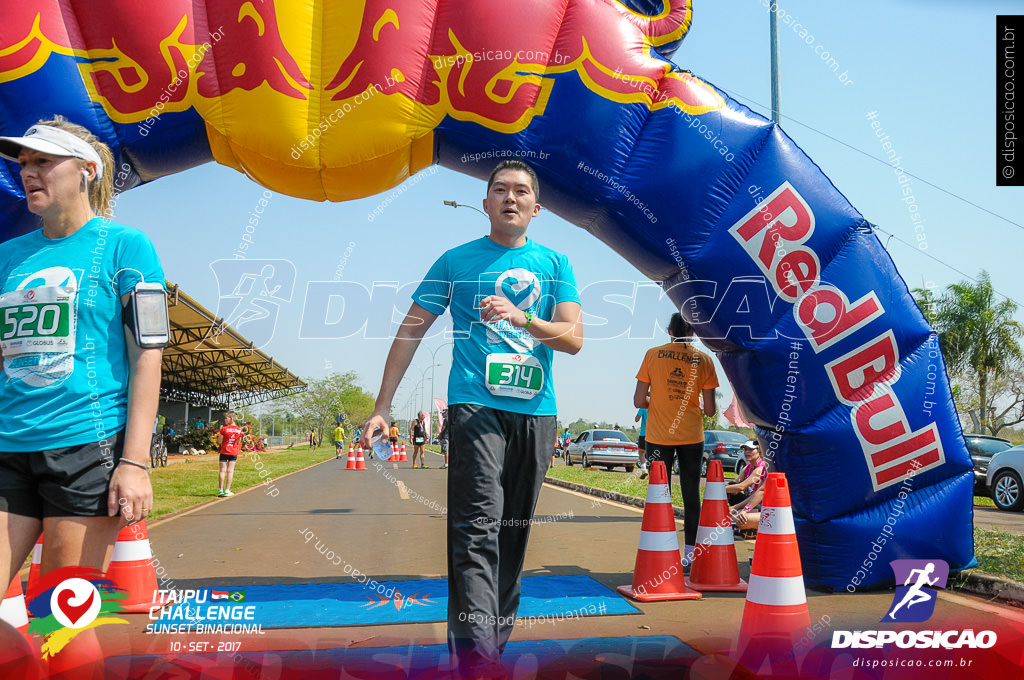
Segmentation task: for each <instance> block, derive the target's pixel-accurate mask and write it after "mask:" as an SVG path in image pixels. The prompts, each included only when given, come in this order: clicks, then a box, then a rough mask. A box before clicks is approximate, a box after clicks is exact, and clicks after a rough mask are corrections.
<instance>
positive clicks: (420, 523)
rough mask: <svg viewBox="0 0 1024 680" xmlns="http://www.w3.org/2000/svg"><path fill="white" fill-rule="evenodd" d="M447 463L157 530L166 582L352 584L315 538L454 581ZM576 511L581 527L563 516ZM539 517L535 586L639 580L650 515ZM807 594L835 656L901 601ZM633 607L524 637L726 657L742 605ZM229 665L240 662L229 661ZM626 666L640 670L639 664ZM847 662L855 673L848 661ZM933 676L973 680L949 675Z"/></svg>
mask: <svg viewBox="0 0 1024 680" xmlns="http://www.w3.org/2000/svg"><path fill="white" fill-rule="evenodd" d="M439 460H440V458H439V456H437V455H436V454H434V455H428V462H430V463H431V466H432V467H431V468H430V469H426V470H422V469H418V470H413V469H410V468H409V464H408V463H403V464H401V467H398V466H396V465H394V464H390V463H387V464H382V465H380V466H379V467H378V464H376V463H375V462H374V461H372V460H371V461H367V462H368V466H369V468H370V469H369V470H368V471H365V472H355V471H346V470H345V469H344V461H340V460H339V461H335V460H333V459H331V460H328V461H326V462H324V463H322V464H320V465H317V466H315V467H313V468H310V469H308V470H305V471H301V472H298V473H295V474H292V475H289V476H287V477H285V478H282V479H279V480H275V482H274V486H275V488H276V489H277V490H278V493H277V494H276V495H275V496H272V495H269V494H268V493H267V491H268V487H257V488H255V489H251V490H248V491H246V492H243V493H240V494H237V495H236V496H234V497H232V498H227V499H220V500H218V501H216V502H214V503H211V504H208V505H205V506H202V507H200V508H198V509H196V510H194V511H191V512H188V513H186V514H183V515H180V516H177V517H174V518H171V519H169V520H165V521H162V522H158V523H157V524H156V525H154V526H153V527H152V528H151V531H150V539H151V543H152V546H153V551H154V554H155V557H156V559H157V560H158V561H159V567H160V573H161V574H162V575H163V576H164V577H165V578H167V579H168V581H165V582H164V583H163V584H162V587H168V588H171V587H173V588H179V589H184V588H198V587H222V588H230V587H241V586H246V585H261V584H301V583H310V582H334V583H341V582H345V581H347V580H350V579H349V577H346V576H345V574H344V573H343V572H342V570H341V569H339V568H338V567H337V566H335V565H334V564H332V563H331V562H330V561H329V560H328V559H326V558H325V557H324V556H323V555H321V554H320V553H319V552H318V551H317V550H316V549H315V547H314V542H313V541H309V542H307V540H306V538H307V537H308V536H309V535H310V533H312V534H313V535H314V536H315V537H316V540H317V541H319V542H320V543H321V544H322V545H325V546H327V547H328V548H329V549H330V550H331V551H333V552H334V553H335V554H336V555H337V556H339V557H340V558H341V560H343V561H344V562H347V563H349V564H351V565H352V566H353V567H354V568H356V569H358V570H359V571H361V572H363V573H366V574H369V575H372V577H373V578H374V579H376V580H378V581H387V580H413V579H422V578H444V577H445V576H446V573H445V571H446V569H445V524H446V523H445V517H444V514H443V506H444V504H445V497H446V482H447V475H446V471H445V470H442V469H440V467H439ZM240 464H242V463H240ZM570 513H571V517H564V515H568V514H570ZM536 514H537V516H550V517H556V516H560V515H563V518H561V519H558V520H557V521H549V522H544V523H538V524H535V525H534V527H533V529H532V534H531V541H530V547H529V551H528V553H527V556H526V563H525V570H524V575H525V576H533V575H560V574H586V575H589V576H591V577H592V578H594V579H596V580H597V581H599V582H600V583H602V584H604V585H606V586H607V587H609V588H610V589H613V590H614V588H615V587H616V586H618V585H623V584H628V583H630V582H631V580H632V571H633V566H634V561H635V558H636V549H637V542H638V539H639V534H640V524H641V519H642V512H641V511H639V510H637V509H634V508H629V507H625V506H619V505H614V504H609V503H607V502H604V501H600V500H597V499H594V498H592V497H589V496H584V495H582V494H577V493H574V492H571V491H566V490H563V489H560V488H556V487H551V486H545V487H544V489H543V491H542V493H541V497H540V502H539V504H538V508H537V513H536ZM677 528H681V523H679V524H678V525H677ZM680 538H681V534H680ZM753 547H754V542H753V541H740V542H738V543H737V555H738V559H739V562H740V573H741V576H742V577H743V578H747V576H748V574H749V567H748V566H747V558H748V557H749V556H750V555H751V554H752V551H753ZM344 562H343V563H344ZM807 596H808V606H809V609H810V619H811V622H812V623H818V624H820V626H819V630H818V631H816V632H812V637H813V641H814V642H815V643H822V644H824V645H825V646H826V647H827V644H828V640H829V639H830V637H831V634H832V631H834V630H838V629H843V630H857V629H870V628H878V627H879V625H880V624H879V621H880V620H881V618H882V616H884V615H885V613H886V612H887V611H888V609H889V608H890V607H891V605H892V599H893V594H892V592H876V593H860V592H858V593H855V594H852V595H851V594H846V593H843V594H824V593H817V592H812V591H808V592H807ZM633 604H634V605H635V606H636V607H637V608H639V609H640V610H641V612H642V613H641V614H639V615H617V616H601V617H591V618H584V619H575V620H565V621H559V622H557V623H550V622H548V623H546V624H543V625H536V626H533V627H519V626H517V627H516V629H515V633H514V634H513V638H512V639H513V642H515V641H516V640H556V639H558V640H575V639H581V638H621V637H625V636H640V637H649V636H672V637H674V638H676V639H677V640H679V641H681V642H682V643H684V644H685V645H686V646H687V648H688V649H690V650H691V651H692V652H693V654H695V655H696V656H697V658H700V657H701V655H705V657H704V658H705V659H710V658H717V657H715V656H714V654H713V653H714V652H715V651H721V650H724V649H728V648H730V647H731V646H733V644H734V642H735V639H736V636H737V632H738V631H739V629H740V623H741V618H742V614H743V608H744V597H743V595H742V594H732V593H722V594H714V593H709V594H706V595H705V597H704V599H702V600H698V601H676V602H662V603H651V604H643V603H633ZM129 618H130V620H131V630H130V632H129V637H130V646H131V648H132V650H133V652H132V653H133V654H136V655H139V654H168V653H169V652H170V651H171V645H172V644H173V643H174V642H175V641H178V642H180V641H182V640H186V641H194V640H197V639H202V638H201V637H199V638H197V637H196V636H194V635H192V636H188V637H185V636H174V635H150V634H144V633H143V628H144V626H145V624H146V623H147V622H148V621H147V619H146V617H145V616H144V615H136V616H132V617H129ZM975 621H977V623H976V624H975V623H974V622H975ZM354 623H355V622H354ZM968 623H971V624H972V625H974V627H975V628H978V627H979V626H984V627H985V628H991V629H995V630H997V631H998V632H999V634H1000V636H1002V637H1001V640H1010V639H1013V640H1015V644H1017V646H1018V648H1024V644H1021V642H1022V641H1024V635H1022V634H1021V631H1024V616H1022V615H1021V614H1020V613H1019V612H1018V611H1016V610H1013V609H1011V608H1009V607H1005V606H1001V605H998V604H991V603H986V602H984V601H982V600H980V599H977V598H972V597H966V596H962V595H957V594H950V593H945V592H943V593H941V594H940V598H939V601H938V603H937V606H936V611H935V614H934V616H933V617H932V618H931V620H930V621H929V622H928V624H927V625H928V626H931V627H939V626H942V625H945V626H947V627H955V628H962V627H964V626H965V625H967V624H968ZM108 628H115V627H114V626H109V627H108ZM265 633H266V634H265V635H262V636H259V637H258V639H257V638H256V637H246V636H244V635H243V636H241V637H240V638H239V641H240V643H241V650H242V651H243V652H245V651H247V650H257V649H278V650H281V649H316V650H328V649H339V648H344V649H348V650H351V649H354V648H375V647H387V646H399V647H401V646H407V647H408V646H410V645H412V646H415V645H443V644H445V640H446V626H445V624H443V623H420V624H402V625H380V626H365V625H358V623H356V625H350V626H343V627H333V628H302V629H276V630H274V629H267V630H266V632H265ZM826 651H830V650H826ZM847 652H849V650H847ZM940 653H941V652H940ZM949 653H950V652H946V654H949ZM957 653H961V652H957ZM637 654H639V652H637ZM211 663H213V662H212V661H211ZM218 663H227V664H230V663H231V661H230V659H222V660H221V661H220V662H218ZM594 663H597V661H594ZM622 663H624V664H626V666H628V663H629V660H628V659H626V660H625V661H622ZM679 663H680V664H682V666H687V665H689V666H692V664H693V663H694V662H693V659H692V658H687V659H682V660H680V661H679ZM846 663H847V665H849V659H847V660H846ZM682 666H681V667H680V670H681V668H682ZM627 672H628V671H627ZM821 672H825V671H821ZM516 673H519V675H516V676H515V677H534V674H535V672H534V671H531V672H526V671H522V672H521V673H520V671H518V670H517V671H516ZM815 673H817V671H816V672H815ZM196 677H198V676H196ZM203 677H206V676H203ZM210 677H213V676H210ZM218 677H219V676H218ZM339 677H342V676H339ZM345 677H347V676H345ZM608 677H613V676H608ZM614 677H619V676H614ZM621 677H629V676H628V675H622V676H621ZM723 677H724V676H723ZM808 677H817V676H816V675H814V674H812V675H810V676H808ZM822 677H824V676H822ZM851 677H852V676H851ZM868 677H873V676H868ZM887 677H892V676H887ZM896 677H904V676H898V675H897V676H896ZM906 677H911V676H906ZM929 677H930V678H932V679H933V680H937V679H938V678H941V677H966V676H957V675H946V674H942V673H939V674H937V675H930V676H929Z"/></svg>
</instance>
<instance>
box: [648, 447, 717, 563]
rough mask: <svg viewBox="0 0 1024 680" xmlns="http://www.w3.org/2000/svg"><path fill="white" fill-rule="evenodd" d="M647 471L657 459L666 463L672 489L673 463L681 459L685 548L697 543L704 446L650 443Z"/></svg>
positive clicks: (680, 475) (680, 474)
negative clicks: (701, 463)
mask: <svg viewBox="0 0 1024 680" xmlns="http://www.w3.org/2000/svg"><path fill="white" fill-rule="evenodd" d="M646 455H647V469H648V470H650V466H651V463H653V462H654V461H656V460H660V461H664V462H665V472H666V473H667V474H668V482H669V486H671V485H672V460H673V458H678V459H679V486H680V487H681V488H682V491H683V536H684V537H685V538H686V543H685V544H686V545H695V544H696V543H697V525H698V524H699V523H700V460H701V458H703V457H704V444H703V443H702V442H697V443H696V444H679V445H676V446H666V445H664V444H654V443H653V442H651V441H648V442H647V453H646Z"/></svg>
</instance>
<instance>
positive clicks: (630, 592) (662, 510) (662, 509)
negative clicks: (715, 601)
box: [618, 460, 701, 602]
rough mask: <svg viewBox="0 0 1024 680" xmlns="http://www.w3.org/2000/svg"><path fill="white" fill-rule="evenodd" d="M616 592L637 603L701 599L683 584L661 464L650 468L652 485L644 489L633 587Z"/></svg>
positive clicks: (669, 499)
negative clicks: (642, 516)
mask: <svg viewBox="0 0 1024 680" xmlns="http://www.w3.org/2000/svg"><path fill="white" fill-rule="evenodd" d="M618 590H619V592H620V593H622V594H623V595H625V596H626V597H629V598H632V599H634V600H636V601H638V602H661V601H663V600H699V599H700V598H701V594H700V593H699V592H697V591H696V590H689V589H688V588H687V587H686V583H685V582H684V580H683V561H682V558H681V557H680V555H679V536H678V535H677V534H676V520H675V515H674V514H673V513H672V498H671V496H670V495H669V490H668V475H667V474H666V473H665V463H664V461H660V460H659V461H655V462H654V463H652V464H651V481H650V483H649V484H648V486H647V502H646V503H645V504H644V519H643V522H642V523H641V525H640V548H639V549H638V550H637V552H636V565H635V566H634V567H633V585H631V586H619V588H618Z"/></svg>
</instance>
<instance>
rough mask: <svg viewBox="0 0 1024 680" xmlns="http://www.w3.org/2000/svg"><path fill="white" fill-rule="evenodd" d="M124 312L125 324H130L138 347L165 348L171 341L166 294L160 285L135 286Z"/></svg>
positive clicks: (143, 284)
mask: <svg viewBox="0 0 1024 680" xmlns="http://www.w3.org/2000/svg"><path fill="white" fill-rule="evenodd" d="M125 311H126V312H127V313H126V314H125V316H126V318H125V323H126V324H128V323H129V322H130V325H131V327H132V330H133V331H134V334H135V342H136V344H137V345H138V346H139V347H142V348H144V349H149V348H153V347H166V346H167V343H168V342H170V340H171V321H170V317H169V316H168V314H167V292H166V291H165V290H164V287H163V286H162V285H160V284H159V283H144V282H143V283H138V284H136V285H135V289H134V290H132V292H131V294H130V299H129V300H128V306H127V308H126V309H125Z"/></svg>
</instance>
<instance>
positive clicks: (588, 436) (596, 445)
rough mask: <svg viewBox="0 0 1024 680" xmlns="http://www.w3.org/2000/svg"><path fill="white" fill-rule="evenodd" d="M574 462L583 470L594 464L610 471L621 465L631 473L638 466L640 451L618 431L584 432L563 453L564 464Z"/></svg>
mask: <svg viewBox="0 0 1024 680" xmlns="http://www.w3.org/2000/svg"><path fill="white" fill-rule="evenodd" d="M575 461H579V462H580V464H581V465H583V467H585V468H588V467H590V466H591V465H595V464H596V465H602V466H604V467H605V468H606V469H608V470H611V469H613V468H615V467H616V466H619V465H621V466H623V467H625V468H626V472H632V471H633V468H635V467H636V466H637V465H639V464H640V450H639V448H638V447H637V445H636V444H635V443H634V442H633V441H631V440H630V438H629V437H627V436H626V434H625V433H624V432H621V431H619V430H585V431H583V432H581V433H580V436H578V437H576V439H575V440H574V441H573V442H572V443H571V444H569V448H568V449H566V451H565V464H566V465H569V466H571V465H572V464H573V462H575Z"/></svg>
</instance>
